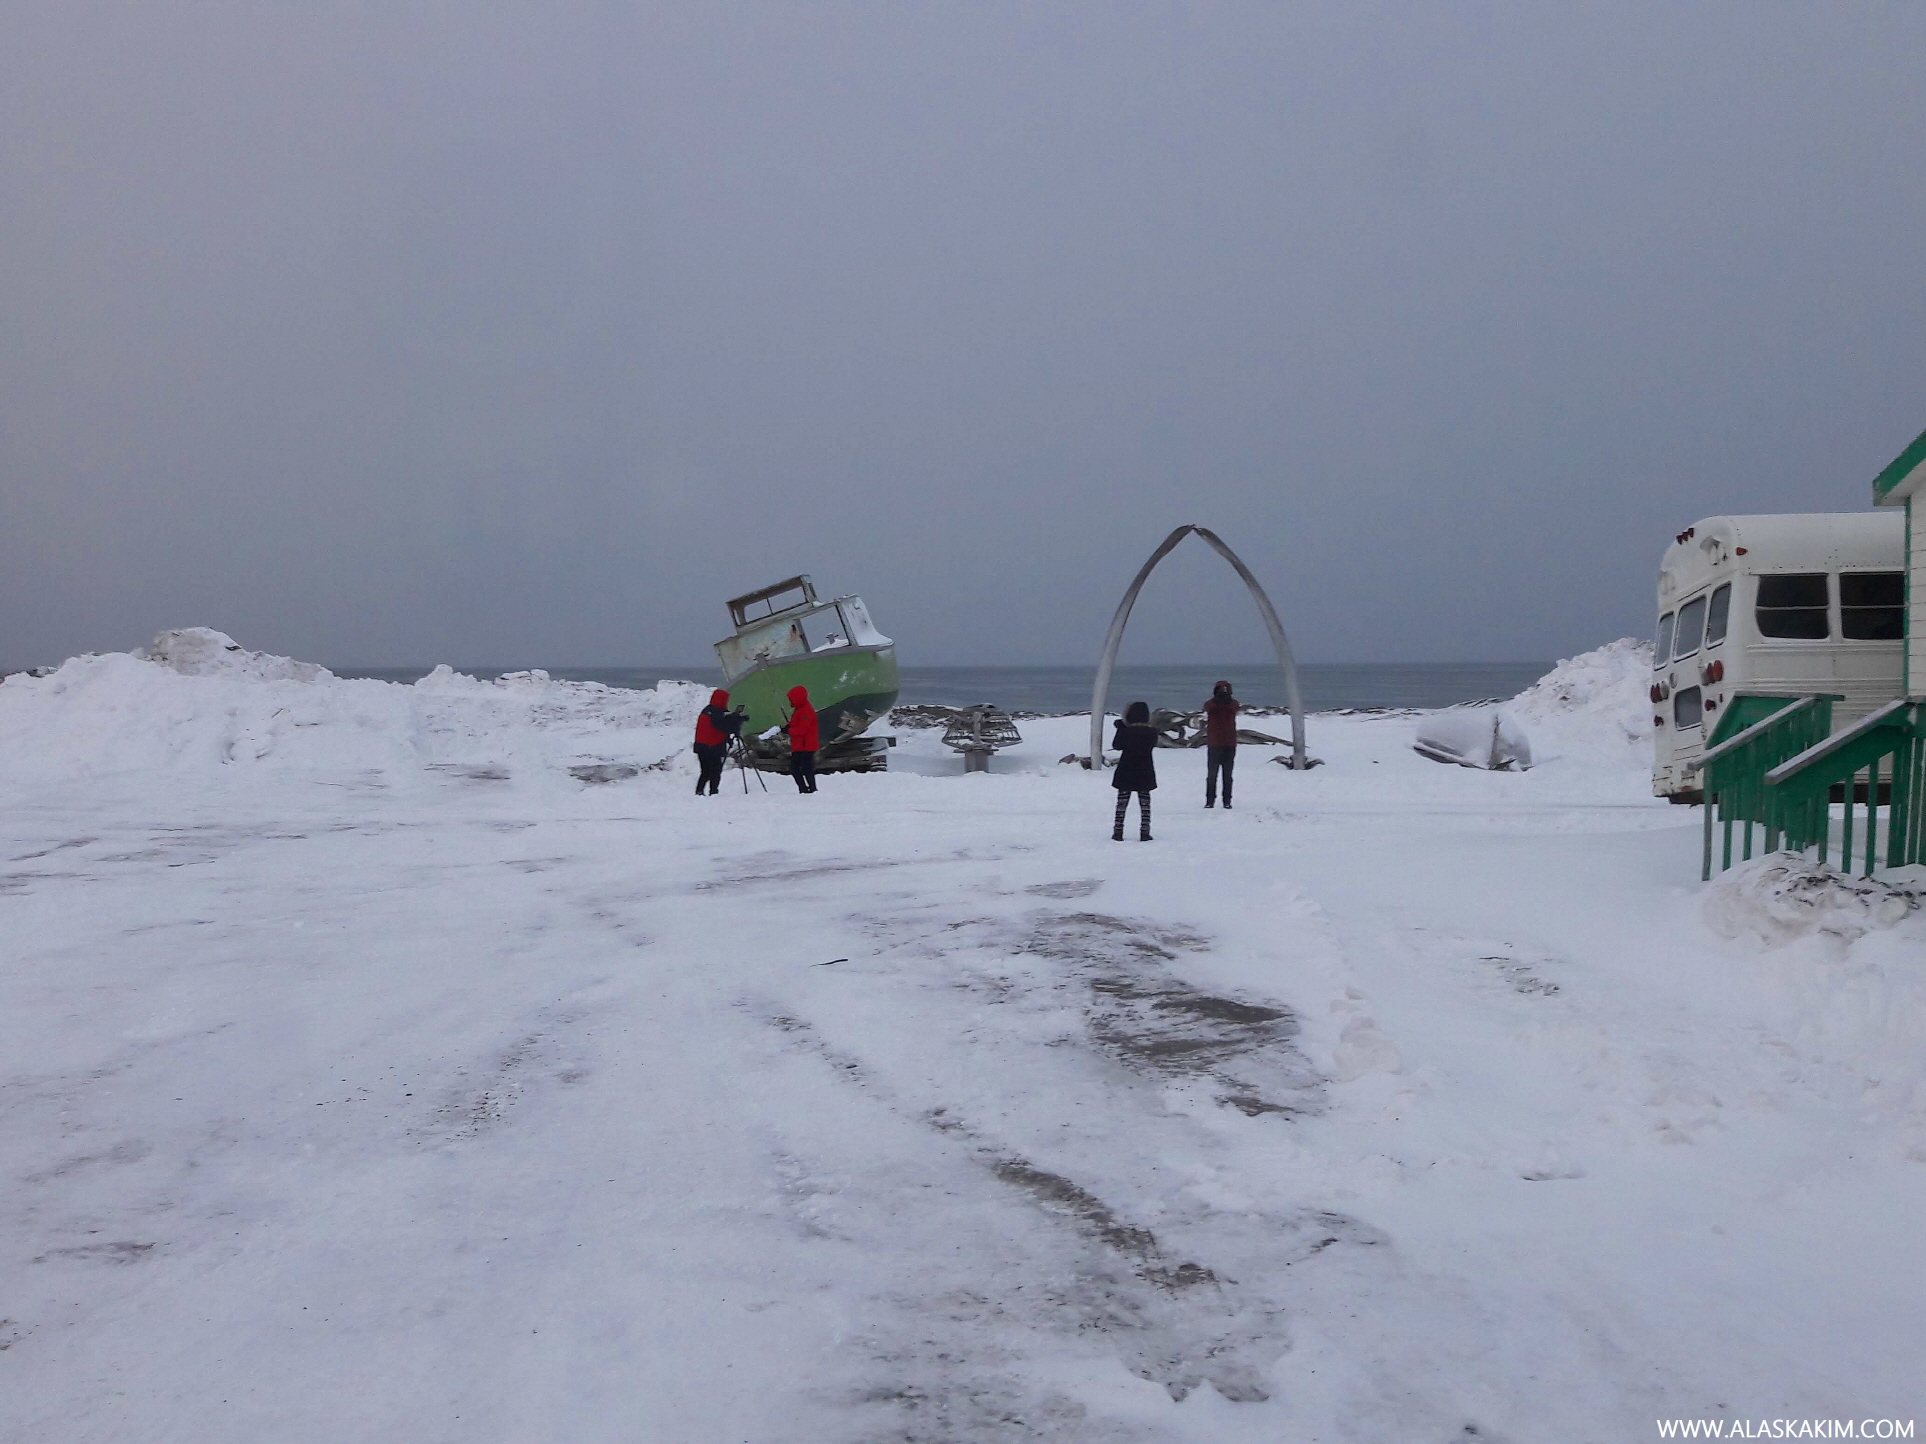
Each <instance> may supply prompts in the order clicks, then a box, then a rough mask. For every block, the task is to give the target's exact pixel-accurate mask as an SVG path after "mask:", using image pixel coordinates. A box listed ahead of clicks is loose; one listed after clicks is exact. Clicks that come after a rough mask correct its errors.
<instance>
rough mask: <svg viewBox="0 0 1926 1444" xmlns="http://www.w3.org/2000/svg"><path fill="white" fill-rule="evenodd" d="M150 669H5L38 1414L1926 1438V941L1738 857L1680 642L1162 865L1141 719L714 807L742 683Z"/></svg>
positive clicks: (490, 1431) (672, 1426)
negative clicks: (1136, 777)
mask: <svg viewBox="0 0 1926 1444" xmlns="http://www.w3.org/2000/svg"><path fill="white" fill-rule="evenodd" d="M213 635H214V636H216V637H218V634H213ZM156 655H157V656H158V657H159V660H149V659H147V658H143V657H138V656H126V655H118V656H113V655H110V656H100V657H88V658H79V659H76V660H74V661H72V662H70V663H68V664H67V665H66V666H65V667H63V668H62V669H61V670H60V671H59V672H56V673H54V674H53V675H51V676H47V677H40V678H30V677H15V678H11V679H9V680H7V681H6V682H5V683H4V684H0V799H4V803H5V806H4V809H3V810H0V847H3V848H4V852H0V857H4V858H5V859H6V861H5V864H4V867H3V868H0V909H3V910H4V916H5V918H6V933H5V936H6V938H7V944H6V948H5V952H4V955H0V956H3V957H4V963H3V964H0V1161H4V1173H3V1174H0V1199H3V1200H4V1206H3V1207H0V1436H4V1437H7V1438H19V1439H23V1440H24V1439H32V1440H63V1441H64V1440H119V1439H129V1440H133V1439H138V1440H143V1441H146V1440H181V1441H194V1444H215V1441H247V1444H259V1441H310V1440H312V1441H330V1444H333V1441H341V1440H361V1439H369V1440H373V1439H382V1440H404V1441H411V1444H412V1441H444V1440H445V1441H472V1440H490V1441H492V1440H504V1441H507V1440H514V1441H523V1440H558V1441H599V1440H624V1441H636V1440H642V1441H664V1444H670V1441H674V1444H684V1441H687V1444H710V1441H736V1440H741V1441H749V1444H804V1441H811V1444H814V1441H822V1444H844V1441H864V1440H913V1441H990V1440H996V1441H1005V1440H1062V1441H1179V1440H1181V1441H1224V1444H1237V1441H1260V1440H1261V1441H1265V1444H1275V1441H1307V1440H1332V1441H1336V1440H1346V1441H1352V1440H1355V1441H1440V1444H1442V1441H1446V1440H1469V1439H1473V1438H1476V1439H1483V1440H1499V1441H1516V1444H1524V1441H1536V1440H1571V1441H1588V1440H1594V1441H1617V1440H1633V1439H1647V1438H1656V1437H1658V1431H1657V1428H1656V1424H1655V1421H1656V1420H1658V1419H1663V1418H1672V1417H1687V1418H1722V1419H1761V1418H1795V1419H1799V1418H1808V1417H1826V1418H1840V1419H1845V1418H1852V1419H1860V1418H1867V1417H1875V1418H1900V1419H1910V1418H1912V1417H1914V1416H1915V1415H1918V1414H1922V1413H1926V1407H1922V1406H1926V1382H1922V1376H1923V1375H1926V1371H1923V1370H1922V1369H1921V1366H1920V1360H1921V1358H1922V1356H1926V1286H1923V1285H1926V1266H1922V1257H1926V1252H1923V1251H1922V1249H1921V1246H1920V1227H1921V1222H1920V1221H1921V1219H1922V1217H1926V1207H1923V1205H1926V1049H1922V1046H1921V1038H1922V1030H1923V1029H1926V914H1922V913H1920V912H1918V911H1916V910H1909V909H1908V907H1907V906H1906V904H1905V901H1904V900H1902V901H1901V902H1899V903H1897V904H1895V903H1894V902H1893V901H1892V900H1891V899H1890V898H1883V897H1882V898H1874V899H1871V900H1864V899H1861V900H1859V901H1853V900H1852V899H1848V900H1847V902H1846V903H1841V904H1839V905H1837V906H1833V905H1828V907H1825V908H1820V909H1817V910H1816V911H1814V910H1811V909H1808V913H1810V915H1811V916H1812V917H1813V918H1815V919H1817V921H1814V922H1813V923H1812V925H1811V926H1804V925H1800V926H1792V925H1788V924H1785V923H1784V921H1783V918H1780V917H1779V914H1777V913H1774V914H1772V917H1770V918H1767V919H1766V921H1765V922H1763V923H1759V925H1758V926H1757V927H1756V928H1752V927H1749V925H1748V919H1752V920H1754V921H1756V920H1757V919H1758V918H1761V917H1765V916H1766V914H1767V913H1769V912H1770V911H1771V908H1772V907H1779V909H1780V912H1781V913H1783V912H1784V911H1785V907H1787V906H1790V904H1786V903H1785V902H1784V897H1785V895H1786V886H1785V885H1782V884H1783V883H1784V879H1783V877H1782V876H1781V875H1779V874H1774V875H1773V877H1772V878H1766V879H1764V880H1763V881H1762V880H1761V879H1760V878H1755V877H1753V876H1752V875H1750V874H1748V876H1747V877H1746V878H1742V879H1739V880H1737V881H1735V882H1726V883H1721V884H1715V886H1714V889H1713V890H1712V891H1710V892H1708V891H1707V890H1706V889H1704V888H1702V887H1701V886H1700V884H1699V883H1698V882H1697V860H1698V826H1697V813H1696V812H1694V811H1688V810H1686V809H1681V808H1674V807H1669V806H1667V805H1665V804H1664V803H1659V802H1654V801H1653V800H1652V798H1651V797H1650V796H1649V788H1648V784H1647V758H1646V751H1645V748H1646V746H1647V745H1649V744H1648V742H1647V739H1646V738H1645V737H1644V736H1643V735H1642V734H1641V730H1640V728H1641V718H1643V717H1645V716H1646V715H1647V714H1646V709H1645V706H1644V699H1643V695H1642V689H1643V685H1644V683H1643V680H1642V678H1643V668H1644V661H1643V658H1642V657H1641V656H1640V655H1639V654H1638V653H1637V651H1636V649H1635V648H1633V647H1631V646H1630V645H1629V644H1614V647H1613V648H1606V649H1601V651H1600V652H1597V653H1593V654H1590V655H1589V656H1588V657H1585V658H1579V659H1575V660H1574V661H1573V662H1571V663H1567V664H1564V665H1563V666H1561V668H1560V670H1559V672H1558V673H1557V674H1554V676H1553V678H1551V679H1548V681H1547V683H1544V684H1541V685H1540V686H1539V687H1537V688H1534V689H1532V690H1531V691H1530V692H1528V693H1526V694H1524V695H1523V696H1522V697H1520V698H1519V699H1517V700H1516V702H1515V703H1513V704H1511V705H1510V707H1509V710H1510V711H1511V713H1512V715H1513V716H1514V717H1516V718H1518V719H1519V720H1520V721H1522V722H1523V723H1524V725H1525V726H1526V727H1527V729H1528V730H1529V732H1530V736H1531V743H1532V750H1533V753H1534V756H1535V757H1536V759H1537V763H1538V765H1537V766H1536V767H1535V768H1533V770H1531V771H1529V772H1515V773H1490V772H1480V771H1473V770H1467V769H1463V768H1458V767H1447V766H1440V765H1438V764H1436V763H1432V762H1428V761H1425V760H1423V759H1422V758H1420V757H1418V756H1417V755H1416V754H1414V753H1413V752H1412V750H1411V746H1410V743H1411V738H1412V733H1413V729H1414V719H1413V718H1412V717H1411V716H1409V715H1396V716H1381V717H1341V718H1313V719H1312V721H1311V727H1310V740H1311V751H1312V752H1313V753H1314V754H1315V755H1317V756H1319V757H1322V758H1323V759H1325V762H1326V765H1325V766H1323V767H1321V768H1318V769H1316V770H1314V771H1312V772H1310V773H1308V774H1294V773H1291V772H1289V771H1287V770H1285V769H1283V768H1281V767H1277V766H1273V765H1270V764H1269V763H1267V762H1265V761H1264V760H1263V759H1264V757H1265V756H1266V751H1265V750H1263V749H1247V750H1246V751H1245V753H1244V755H1243V757H1242V760H1241V762H1240V770H1239V776H1238V780H1237V781H1238V786H1237V808H1236V810H1235V811H1234V812H1229V813H1226V812H1223V811H1211V812H1206V811H1204V810H1203V809H1202V807H1201V805H1200V804H1201V794H1202V769H1203V757H1202V755H1201V754H1199V753H1188V752H1186V753H1176V752H1167V753H1161V754H1159V758H1158V766H1159V774H1160V777H1161V779H1162V784H1163V785H1162V787H1161V789H1160V790H1159V791H1158V793H1157V794H1156V828H1155V830H1156V833H1157V840H1156V841H1155V842H1153V843H1150V844H1139V843H1137V842H1135V841H1134V840H1133V841H1130V842H1126V843H1123V844H1117V843H1113V842H1111V841H1110V839H1109V812H1110V804H1111V793H1110V790H1109V789H1108V788H1107V787H1106V786H1105V785H1104V783H1103V782H1102V781H1101V780H1100V779H1098V778H1095V777H1092V776H1091V775H1090V774H1089V773H1087V772H1084V771H1082V770H1081V769H1079V768H1075V767H1069V766H1062V765H1059V764H1058V763H1057V762H1056V759H1057V758H1059V757H1061V756H1063V755H1064V754H1066V753H1068V752H1072V751H1075V750H1079V743H1080V741H1081V740H1082V739H1083V738H1084V737H1085V736H1087V724H1086V723H1084V722H1083V721H1081V720H1080V719H1074V718H1071V719H1062V720H1055V721H1044V722H1026V723H1024V724H1023V732H1024V736H1025V742H1024V744H1023V746H1022V747H1020V748H1017V749H1014V750H1012V751H1010V752H1007V753H1003V754H1000V755H999V756H998V757H997V758H996V760H995V762H994V763H993V765H992V771H991V772H990V773H988V774H984V775H975V776H964V775H962V768H961V762H960V760H959V759H958V758H957V757H956V756H955V755H954V754H952V753H949V752H947V751H945V750H943V749H942V747H941V746H940V743H939V741H938V734H937V733H935V732H931V731H907V730H906V731H903V732H902V733H901V734H900V736H901V739H902V741H901V745H900V746H899V748H898V750H897V751H896V753H895V754H894V755H893V758H892V764H891V765H892V769H893V770H892V771H891V772H890V773H889V774H888V775H885V776H869V777H828V778H825V779H824V780H823V783H822V791H821V792H820V793H819V794H817V795H816V796H813V797H801V796H798V795H797V794H796V793H795V791H794V790H793V788H792V787H791V786H790V784H789V783H788V782H787V780H786V779H783V778H769V779H768V791H767V792H766V793H765V792H764V791H763V790H762V788H761V786H760V785H758V783H757V782H756V781H755V780H754V778H753V777H751V778H750V779H749V781H748V792H747V794H746V795H745V793H744V791H743V790H742V779H741V778H739V777H738V776H736V775H735V774H731V775H730V776H729V778H728V779H727V784H728V785H727V787H726V789H725V791H724V793H723V794H722V795H721V796H720V797H718V798H714V799H698V798H696V797H694V796H692V795H691V789H692V787H693V783H694V767H693V759H692V758H691V757H690V756H688V754H687V750H686V740H687V734H688V728H689V723H690V720H691V718H692V716H693V712H694V709H695V708H696V707H697V706H699V705H700V703H701V701H702V700H703V693H702V691H701V689H697V688H692V687H666V688H664V689H663V690H662V691H661V692H659V693H636V692H621V691H611V690H609V689H605V688H600V687H594V686H591V685H587V684H568V683H554V682H548V681H546V680H544V679H542V678H540V677H539V676H526V677H522V678H518V679H510V680H508V681H505V682H502V683H482V682H477V681H474V680H472V679H465V678H461V677H458V676H454V675H452V674H446V673H442V674H437V675H436V676H434V677H431V678H429V679H425V680H424V681H423V682H422V683H420V684H417V685H416V686H413V687H403V686H396V685H393V684H388V683H381V682H366V681H354V682H350V681H342V680H340V679H335V678H332V677H330V676H328V675H327V674H326V673H325V672H316V673H311V674H310V673H303V672H302V671H300V669H298V668H289V667H286V666H279V665H277V662H278V660H279V659H265V660H263V659H257V658H254V656H253V654H248V653H244V652H240V651H238V650H236V651H233V652H229V651H228V650H227V644H226V640H225V639H224V638H222V639H219V640H218V641H209V640H208V639H207V637H206V636H204V635H203V636H199V637H193V638H188V639H186V642H185V643H177V644H175V645H173V646H171V647H162V648H160V649H159V650H158V652H157V653H156ZM664 759H666V761H664ZM659 762H660V763H663V765H661V766H660V767H656V768H653V769H651V764H656V763H659ZM571 768H575V769H584V768H587V769H594V768H601V769H604V771H603V772H602V773H601V774H593V773H592V774H591V775H613V774H620V773H623V772H626V771H628V769H629V768H635V769H637V770H636V771H635V772H634V773H633V775H629V776H625V777H621V778H620V780H617V781H612V782H606V783H586V782H583V781H580V780H578V776H577V775H576V773H573V772H571V770H570V769H571ZM1132 834H1133V837H1134V820H1133V827H1132ZM1762 899H1763V900H1762ZM1775 899H1776V900H1777V901H1775ZM1848 904H1849V905H1848ZM1800 916H1801V917H1805V916H1807V913H1801V914H1800ZM1841 917H1844V918H1848V919H1849V920H1850V923H1851V925H1850V926H1846V925H1835V924H1834V923H1832V922H1829V921H1828V920H1832V919H1837V918H1841ZM1774 918H1778V919H1779V921H1776V922H1775V921H1773V919H1774Z"/></svg>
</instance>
